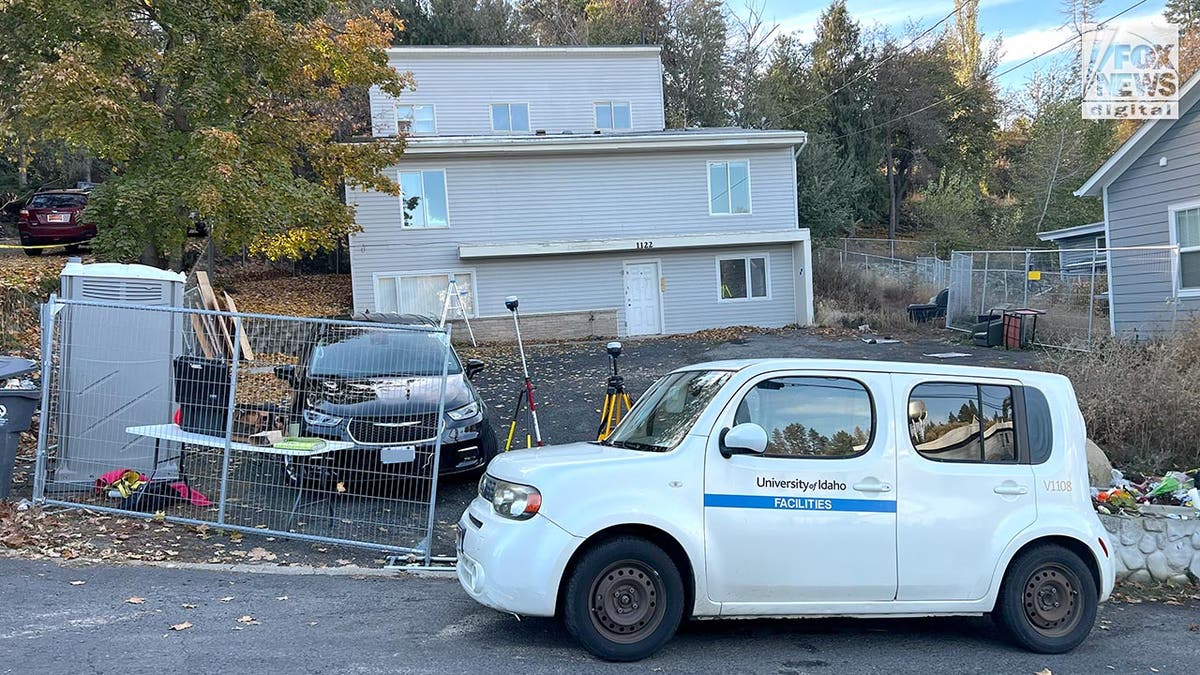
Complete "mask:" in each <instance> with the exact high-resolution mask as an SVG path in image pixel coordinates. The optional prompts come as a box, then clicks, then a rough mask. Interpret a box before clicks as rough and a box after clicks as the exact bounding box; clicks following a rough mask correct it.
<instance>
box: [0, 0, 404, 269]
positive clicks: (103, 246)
mask: <svg viewBox="0 0 1200 675" xmlns="http://www.w3.org/2000/svg"><path fill="white" fill-rule="evenodd" d="M327 9H328V7H327V6H326V4H325V3H323V2H299V1H294V0H292V1H289V0H260V1H255V0H219V1H211V2H197V1H196V0H110V1H109V2H103V3H96V2H92V1H90V0H10V1H9V2H7V3H5V5H4V6H3V8H2V9H0V25H3V26H4V27H5V30H6V31H8V30H11V29H12V28H13V25H14V22H19V23H20V25H21V31H22V33H23V34H24V35H26V36H28V39H29V41H30V44H31V45H40V47H39V48H38V49H36V50H35V51H34V53H35V54H36V58H35V59H31V60H30V62H29V63H28V64H27V65H26V66H25V67H24V68H23V69H22V71H23V76H22V77H19V78H17V79H15V80H10V81H9V82H8V84H9V86H11V87H15V88H16V89H17V90H18V91H17V93H16V94H15V96H16V97H17V99H18V100H21V101H37V102H39V104H38V105H36V106H25V107H23V108H22V109H21V110H20V111H19V113H18V114H17V115H16V116H15V119H12V120H9V121H8V124H9V125H11V126H19V125H25V128H26V129H34V130H36V132H37V137H38V139H39V140H56V141H60V142H62V143H64V144H66V145H67V146H68V147H71V148H78V149H80V150H82V151H85V152H87V153H89V154H90V155H91V156H93V157H97V158H100V159H102V160H104V161H106V162H108V163H111V166H112V173H111V175H110V176H108V177H107V179H106V180H105V181H104V182H103V183H102V184H101V185H100V187H98V188H97V189H96V191H95V192H94V193H93V196H92V199H91V203H90V206H89V207H88V214H87V217H88V218H90V219H92V220H95V221H96V222H98V223H102V227H101V234H100V236H99V238H98V240H97V246H98V249H99V251H100V252H101V253H102V254H103V255H105V256H106V257H109V258H113V259H119V260H130V259H137V258H141V259H142V260H144V261H146V262H157V263H160V264H161V263H162V262H163V261H164V259H167V258H168V257H169V256H170V255H171V254H172V252H175V251H178V250H179V249H180V247H181V245H182V242H183V239H184V237H185V236H186V232H187V228H188V226H189V224H190V222H191V219H192V217H193V215H196V216H198V217H199V218H201V219H203V220H204V221H205V222H206V223H207V224H208V226H209V229H210V232H211V233H212V236H213V238H214V240H215V241H216V242H217V243H218V244H220V245H223V246H224V247H226V248H235V247H241V246H248V247H250V248H251V249H252V250H254V251H257V252H262V253H265V254H267V255H270V256H297V255H301V254H304V253H307V252H311V251H314V250H316V249H318V248H320V247H322V246H326V245H330V244H332V243H334V242H335V241H337V240H338V239H340V238H341V237H343V236H345V234H346V233H347V232H349V231H350V230H351V229H352V227H353V213H352V210H351V209H350V208H349V207H347V206H346V205H345V204H344V203H343V201H342V198H341V194H340V190H341V186H342V184H343V182H345V183H349V184H353V185H360V186H366V187H370V188H373V189H379V190H388V191H392V192H397V191H398V188H397V187H396V186H395V184H394V183H392V182H391V181H390V180H388V179H387V178H385V177H383V176H382V174H381V173H380V171H381V169H383V168H384V167H386V166H388V165H391V164H394V163H395V162H396V160H397V159H398V158H399V156H400V153H401V151H402V143H397V142H391V141H364V142H359V143H339V142H337V141H338V140H341V139H343V138H347V137H348V136H349V134H350V133H353V132H355V131H360V132H361V131H362V130H361V129H358V130H355V129H348V128H347V127H346V122H345V120H346V119H347V117H348V113H349V112H351V110H350V108H349V102H350V101H354V100H363V99H364V98H365V92H366V90H367V88H368V87H371V86H378V87H381V88H382V89H383V90H385V91H387V92H388V93H391V94H399V93H400V92H401V90H402V89H403V88H404V86H405V85H406V84H407V81H406V79H405V78H404V77H403V76H401V75H400V74H398V73H396V72H395V71H394V70H393V69H392V68H391V67H390V66H389V65H388V63H387V57H386V54H385V52H384V48H385V47H386V46H387V45H388V44H389V42H390V40H391V37H392V27H393V26H392V25H391V24H390V23H389V21H388V20H386V19H385V18H384V17H383V16H382V15H375V14H372V15H369V16H353V17H342V16H340V15H339V14H337V13H336V12H332V13H330V14H328V15H327V14H326V12H327ZM360 119H361V117H360Z"/></svg>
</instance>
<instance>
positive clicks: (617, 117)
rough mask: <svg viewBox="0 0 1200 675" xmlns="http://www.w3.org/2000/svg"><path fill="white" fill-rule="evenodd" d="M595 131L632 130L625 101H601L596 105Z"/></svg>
mask: <svg viewBox="0 0 1200 675" xmlns="http://www.w3.org/2000/svg"><path fill="white" fill-rule="evenodd" d="M596 128H597V129H618V130H619V129H632V128H633V118H632V117H630V115H629V103H628V102H627V101H601V102H600V103H597V104H596Z"/></svg>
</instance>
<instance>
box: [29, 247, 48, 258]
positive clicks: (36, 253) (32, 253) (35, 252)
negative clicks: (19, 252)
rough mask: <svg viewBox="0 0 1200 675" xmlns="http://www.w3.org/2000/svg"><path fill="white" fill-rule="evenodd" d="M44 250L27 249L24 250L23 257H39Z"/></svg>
mask: <svg viewBox="0 0 1200 675" xmlns="http://www.w3.org/2000/svg"><path fill="white" fill-rule="evenodd" d="M44 250H46V249H42V248H27V249H25V255H27V256H29V257H30V258H36V257H38V256H40V255H41V254H42V251H44Z"/></svg>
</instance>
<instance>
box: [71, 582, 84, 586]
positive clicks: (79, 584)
mask: <svg viewBox="0 0 1200 675" xmlns="http://www.w3.org/2000/svg"><path fill="white" fill-rule="evenodd" d="M86 583H87V582H86V581H72V582H71V585H72V586H82V585H84V584H86Z"/></svg>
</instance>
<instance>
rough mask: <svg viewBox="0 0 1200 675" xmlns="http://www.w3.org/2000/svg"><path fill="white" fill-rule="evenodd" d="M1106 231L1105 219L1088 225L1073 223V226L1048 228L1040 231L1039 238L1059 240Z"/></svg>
mask: <svg viewBox="0 0 1200 675" xmlns="http://www.w3.org/2000/svg"><path fill="white" fill-rule="evenodd" d="M1103 231H1104V221H1103V220H1101V221H1100V222H1098V223H1087V224H1086V225H1072V226H1071V227H1060V228H1059V229H1057V230H1046V231H1045V232H1038V233H1037V238H1038V239H1040V240H1042V241H1058V240H1059V239H1068V238H1070V237H1078V236H1081V235H1084V234H1096V233H1099V232H1103Z"/></svg>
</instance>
